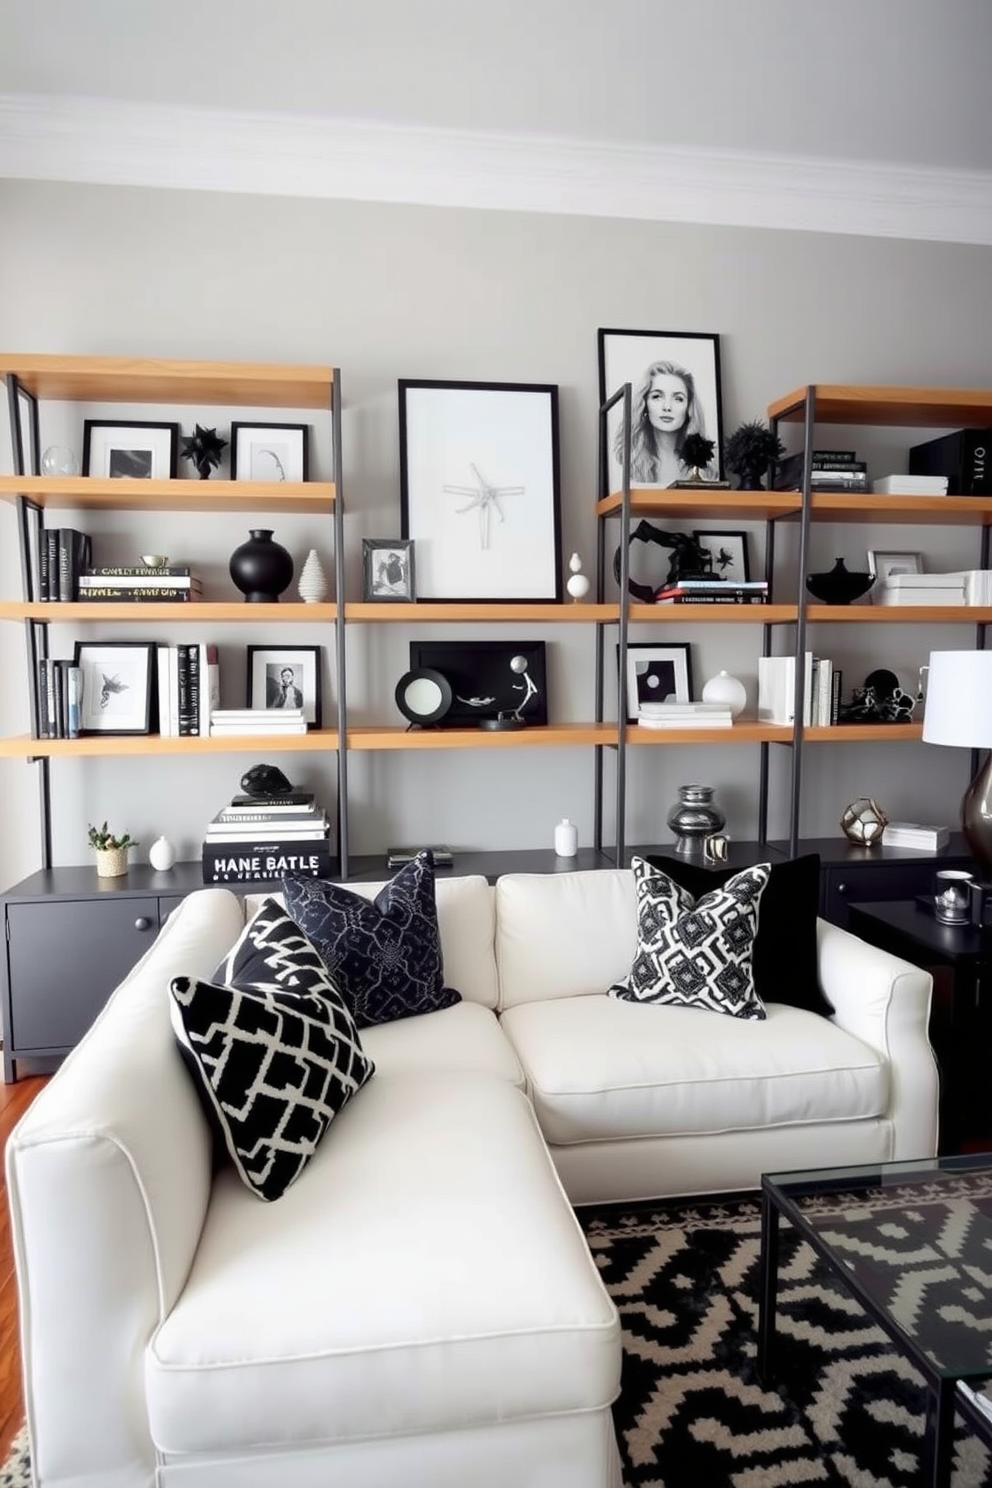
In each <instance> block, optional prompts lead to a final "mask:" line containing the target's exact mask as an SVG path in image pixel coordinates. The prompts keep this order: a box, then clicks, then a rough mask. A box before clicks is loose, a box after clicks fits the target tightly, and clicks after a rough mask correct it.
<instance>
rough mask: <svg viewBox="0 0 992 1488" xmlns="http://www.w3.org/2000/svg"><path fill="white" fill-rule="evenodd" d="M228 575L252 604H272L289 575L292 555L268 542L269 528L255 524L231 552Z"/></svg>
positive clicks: (291, 569)
mask: <svg viewBox="0 0 992 1488" xmlns="http://www.w3.org/2000/svg"><path fill="white" fill-rule="evenodd" d="M230 570H231V578H232V579H233V580H234V582H235V584H236V585H237V586H238V588H239V589H240V590H241V593H242V594H243V595H244V597H245V599H246V600H248V601H249V602H250V603H253V604H273V603H275V602H276V601H277V600H278V598H279V596H280V594H282V592H283V590H284V589H288V588H289V585H290V583H291V582H292V578H293V559H292V555H291V554H290V553H288V552H287V551H286V549H285V548H284V547H282V546H281V544H279V543H277V542H273V541H272V533H271V531H267V530H265V529H263V528H259V527H256V528H254V529H253V530H252V531H251V532H250V533H249V535H248V541H247V542H245V543H242V544H241V546H240V548H235V550H234V552H233V553H232V554H231V562H230Z"/></svg>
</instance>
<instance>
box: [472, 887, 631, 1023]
mask: <svg viewBox="0 0 992 1488" xmlns="http://www.w3.org/2000/svg"><path fill="white" fill-rule="evenodd" d="M495 893H496V961H497V965H498V966H499V976H500V1004H499V1005H500V1008H501V1009H502V1008H510V1007H515V1006H516V1005H517V1004H518V1003H524V1002H533V1001H535V1000H538V999H539V1000H542V1001H544V1000H546V999H548V998H554V997H576V996H582V995H583V994H584V993H587V992H605V991H606V989H607V987H609V986H611V985H612V983H613V982H617V981H619V980H620V978H621V977H625V976H626V975H627V973H628V972H629V971H630V968H631V965H632V963H633V960H634V956H635V955H636V953H637V901H636V898H635V894H634V876H633V874H632V873H631V872H630V870H629V869H622V868H621V869H618V868H601V869H596V870H590V871H588V872H579V873H560V874H541V873H507V874H504V875H503V877H502V878H500V879H498V880H497V883H496V891H495Z"/></svg>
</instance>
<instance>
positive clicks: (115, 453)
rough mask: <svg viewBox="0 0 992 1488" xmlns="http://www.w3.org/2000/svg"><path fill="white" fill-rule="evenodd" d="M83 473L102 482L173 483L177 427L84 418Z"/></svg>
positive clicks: (131, 420)
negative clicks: (170, 481)
mask: <svg viewBox="0 0 992 1488" xmlns="http://www.w3.org/2000/svg"><path fill="white" fill-rule="evenodd" d="M83 474H84V475H91V476H96V477H98V478H99V479H101V480H117V479H126V480H175V479H176V478H177V476H178V475H179V425H178V424H171V423H156V422H151V421H149V420H148V419H84V420H83Z"/></svg>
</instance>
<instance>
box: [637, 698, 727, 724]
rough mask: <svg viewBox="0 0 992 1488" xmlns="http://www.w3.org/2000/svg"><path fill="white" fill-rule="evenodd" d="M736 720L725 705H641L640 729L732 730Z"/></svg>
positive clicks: (639, 715) (638, 717)
mask: <svg viewBox="0 0 992 1488" xmlns="http://www.w3.org/2000/svg"><path fill="white" fill-rule="evenodd" d="M733 721H734V718H733V714H732V713H731V711H730V709H729V708H728V707H727V706H726V704H724V703H641V705H640V706H639V708H638V710H637V723H638V727H639V728H649V729H666V728H668V729H688V728H693V729H695V728H730V726H731V724H732V723H733Z"/></svg>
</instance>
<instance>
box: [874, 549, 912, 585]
mask: <svg viewBox="0 0 992 1488" xmlns="http://www.w3.org/2000/svg"><path fill="white" fill-rule="evenodd" d="M868 572H869V573H873V574H874V575H875V578H876V579H878V580H880V581H881V583H883V584H884V583H885V582H886V581H887V580H888V579H890V578H891V577H892V575H893V574H918V573H922V572H923V554H922V553H882V552H879V550H878V549H877V548H869V549H868Z"/></svg>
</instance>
